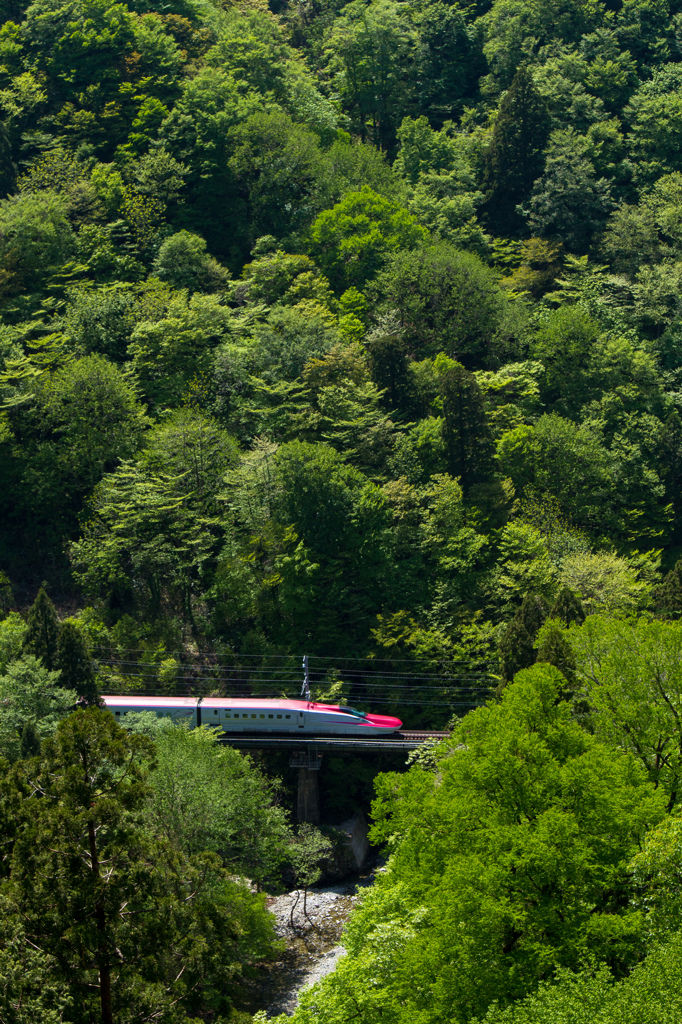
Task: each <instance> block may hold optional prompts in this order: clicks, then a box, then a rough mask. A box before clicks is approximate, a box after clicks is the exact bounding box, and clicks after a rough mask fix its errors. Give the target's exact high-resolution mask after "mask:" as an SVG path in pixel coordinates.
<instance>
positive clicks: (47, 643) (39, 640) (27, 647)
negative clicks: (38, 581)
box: [24, 587, 59, 671]
mask: <svg viewBox="0 0 682 1024" xmlns="http://www.w3.org/2000/svg"><path fill="white" fill-rule="evenodd" d="M27 624H28V629H27V631H26V637H25V638H24V651H25V652H26V654H34V655H35V657H36V658H40V660H41V661H42V663H43V665H44V666H45V668H47V669H50V671H51V670H52V669H53V668H54V667H55V660H56V657H57V643H58V639H59V620H58V619H57V612H56V611H55V607H54V605H53V604H52V601H51V600H50V598H49V597H48V596H47V593H46V591H45V588H44V587H41V588H40V590H39V591H38V596H37V597H36V599H35V601H34V602H33V604H32V606H31V610H30V612H29V613H28V623H27Z"/></svg>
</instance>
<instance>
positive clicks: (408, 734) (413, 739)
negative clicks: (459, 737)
mask: <svg viewBox="0 0 682 1024" xmlns="http://www.w3.org/2000/svg"><path fill="white" fill-rule="evenodd" d="M393 737H394V739H401V740H406V741H407V742H408V743H424V742H425V741H426V740H447V739H449V738H450V733H449V732H429V731H427V730H423V729H422V730H415V729H401V730H400V732H396V733H394V734H393Z"/></svg>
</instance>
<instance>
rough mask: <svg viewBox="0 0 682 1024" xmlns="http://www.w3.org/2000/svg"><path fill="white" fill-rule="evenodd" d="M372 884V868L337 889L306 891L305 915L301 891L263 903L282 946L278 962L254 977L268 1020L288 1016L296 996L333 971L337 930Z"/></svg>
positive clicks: (337, 954)
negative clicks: (283, 1015) (273, 921)
mask: <svg viewBox="0 0 682 1024" xmlns="http://www.w3.org/2000/svg"><path fill="white" fill-rule="evenodd" d="M373 881H374V870H373V869H372V870H370V869H368V870H367V872H366V873H360V874H358V875H355V876H353V877H352V878H349V879H346V880H344V881H343V882H340V883H338V884H337V885H328V886H324V887H320V888H316V889H310V890H309V891H308V899H307V914H306V915H304V913H303V891H302V890H300V891H299V890H294V891H293V892H290V893H285V895H284V896H274V897H271V898H270V899H269V900H268V909H269V910H270V911H271V913H273V914H274V915H275V919H276V921H277V925H276V928H277V934H278V935H279V936H280V938H282V939H284V941H285V942H286V950H285V951H284V952H283V953H282V955H281V957H280V959H279V960H277V961H276V962H275V963H271V964H269V965H268V967H267V968H266V969H265V970H264V971H263V973H262V975H261V976H260V978H259V979H258V986H259V989H260V993H261V995H260V1000H259V1002H260V1004H261V1007H262V1008H263V1009H264V1010H265V1011H266V1012H267V1014H268V1017H275V1016H277V1014H280V1013H286V1014H291V1013H293V1011H294V1010H295V1009H296V1005H297V1003H298V996H299V993H300V992H301V991H302V990H303V989H304V988H307V987H308V986H310V985H314V984H315V982H316V981H319V980H320V978H323V977H324V976H325V975H326V974H329V973H330V972H331V971H333V970H334V968H335V967H336V964H337V962H338V960H339V958H340V957H342V956H344V955H345V950H344V948H343V946H342V945H341V944H340V941H339V940H340V938H341V934H342V932H343V927H344V925H345V923H346V921H347V919H348V916H349V914H350V912H351V911H352V910H353V908H354V907H355V906H356V905H357V903H358V902H359V901H360V900H361V899H362V890H363V889H364V888H366V887H367V886H369V885H371V884H372V882H373ZM292 909H293V914H292ZM292 921H293V926H292Z"/></svg>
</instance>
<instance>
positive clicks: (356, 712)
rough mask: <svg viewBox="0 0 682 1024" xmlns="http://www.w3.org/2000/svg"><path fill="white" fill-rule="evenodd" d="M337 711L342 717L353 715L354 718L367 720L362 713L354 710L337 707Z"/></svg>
mask: <svg viewBox="0 0 682 1024" xmlns="http://www.w3.org/2000/svg"><path fill="white" fill-rule="evenodd" d="M339 711H343V713H344V715H355V717H356V718H367V715H366V713H365V712H364V711H357V710H356V709H355V708H342V707H339Z"/></svg>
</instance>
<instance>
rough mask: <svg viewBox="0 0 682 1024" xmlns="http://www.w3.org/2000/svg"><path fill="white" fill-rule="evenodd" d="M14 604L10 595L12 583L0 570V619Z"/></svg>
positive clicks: (12, 596)
mask: <svg viewBox="0 0 682 1024" xmlns="http://www.w3.org/2000/svg"><path fill="white" fill-rule="evenodd" d="M13 603H14V595H13V594H12V583H11V581H10V578H9V576H7V575H6V574H5V573H4V572H3V571H2V569H0V619H3V618H4V617H5V615H7V613H8V612H9V610H10V608H11V607H12V604H13Z"/></svg>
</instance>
